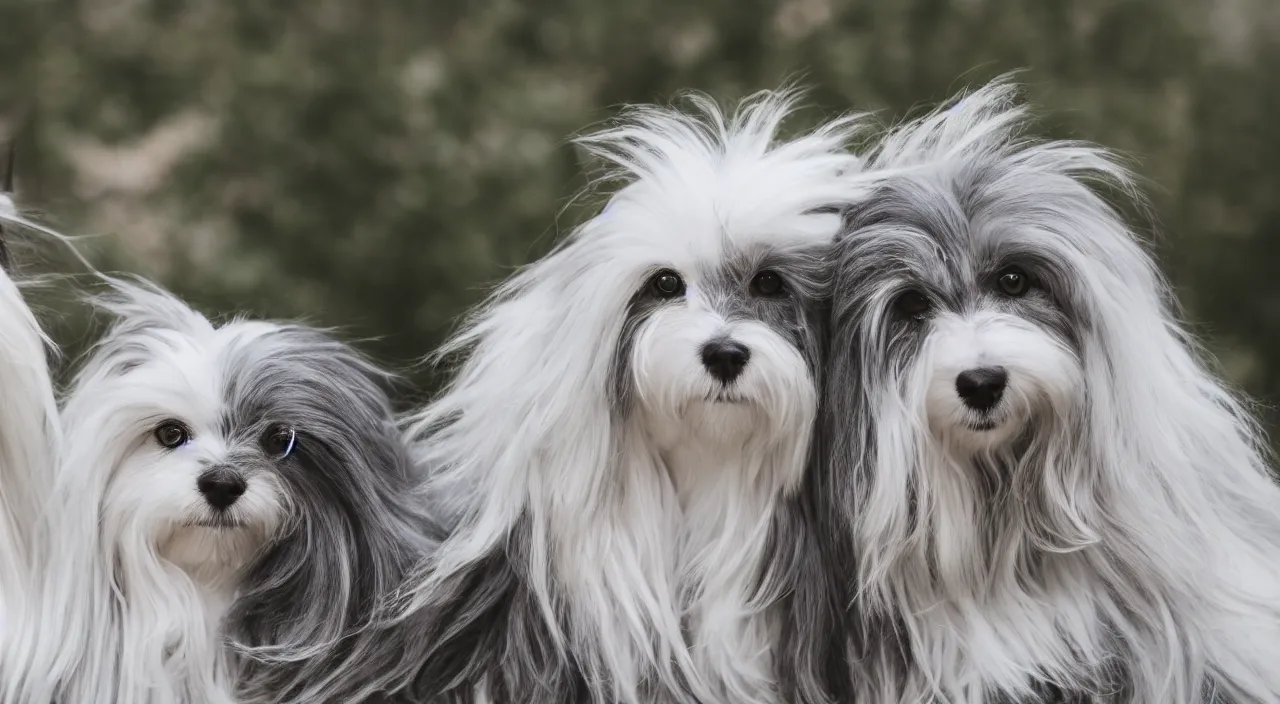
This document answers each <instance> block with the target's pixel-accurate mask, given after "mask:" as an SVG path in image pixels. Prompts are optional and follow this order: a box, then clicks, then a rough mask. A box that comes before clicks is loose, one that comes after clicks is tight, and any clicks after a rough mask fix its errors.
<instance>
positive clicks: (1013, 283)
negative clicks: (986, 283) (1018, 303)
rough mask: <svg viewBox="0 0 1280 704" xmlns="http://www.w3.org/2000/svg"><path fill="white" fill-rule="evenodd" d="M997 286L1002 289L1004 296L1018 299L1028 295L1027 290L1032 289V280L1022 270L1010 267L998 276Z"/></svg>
mask: <svg viewBox="0 0 1280 704" xmlns="http://www.w3.org/2000/svg"><path fill="white" fill-rule="evenodd" d="M996 286H999V287H1000V291H1001V292H1002V293H1004V295H1006V296H1012V297H1014V298H1018V297H1019V296H1023V295H1026V293H1027V289H1029V288H1031V279H1029V278H1028V277H1027V275H1026V274H1025V273H1024V272H1023V271H1022V270H1021V269H1019V268H1017V267H1010V268H1008V269H1005V270H1004V271H1002V272H1000V273H999V274H998V275H996Z"/></svg>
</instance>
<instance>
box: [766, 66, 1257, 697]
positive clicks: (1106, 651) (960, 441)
mask: <svg viewBox="0 0 1280 704" xmlns="http://www.w3.org/2000/svg"><path fill="white" fill-rule="evenodd" d="M1015 98H1016V90H1015V88H1014V86H1013V85H1012V84H1010V83H1009V82H1008V81H1006V80H1000V81H997V82H995V83H993V84H991V85H989V86H987V87H985V88H983V89H981V90H978V91H977V92H974V93H972V94H970V95H967V96H964V97H962V98H959V99H958V100H956V101H954V102H953V103H951V104H949V105H947V106H946V107H944V108H942V109H940V110H938V111H936V112H934V113H933V114H931V115H929V116H927V117H925V118H923V119H921V120H919V121H916V122H911V123H909V124H906V125H904V126H902V127H899V128H897V129H894V130H892V131H890V132H889V133H888V134H887V136H885V137H884V139H883V140H882V141H881V142H880V144H879V146H878V148H877V149H876V151H875V152H874V153H873V154H872V155H871V157H870V159H869V165H868V169H869V170H871V171H874V172H876V173H878V174H881V175H882V176H883V179H884V180H883V181H882V182H881V184H880V186H879V188H877V189H876V190H875V191H874V192H873V194H872V195H871V196H870V197H868V198H867V199H866V200H865V201H864V202H863V203H861V204H859V205H857V206H855V207H854V208H853V209H852V211H851V212H850V214H849V216H848V218H847V226H846V230H845V233H844V235H843V237H842V239H841V241H840V243H839V245H838V254H837V256H836V262H837V271H836V273H835V280H834V283H833V289H832V304H831V310H832V327H831V337H830V340H831V347H830V362H829V366H828V370H827V376H826V386H825V389H824V396H823V409H824V412H823V418H822V419H821V420H820V425H821V430H820V438H821V439H820V441H819V442H820V444H821V445H822V452H821V453H819V454H820V457H821V459H822V460H823V461H822V462H821V463H820V468H819V469H818V470H816V471H814V472H811V473H810V478H811V479H812V481H811V482H810V485H809V486H808V487H806V490H805V492H804V495H805V496H806V497H807V500H808V501H809V502H810V503H811V504H812V505H813V506H814V507H815V509H814V515H815V516H817V517H818V518H817V520H818V521H820V523H821V525H820V527H819V528H818V529H816V530H815V531H814V534H815V535H818V536H824V537H827V536H831V537H832V539H831V540H829V544H828V545H826V546H825V548H824V549H823V550H822V551H821V552H822V554H824V555H826V557H827V559H829V560H831V561H832V562H833V564H832V570H833V573H834V574H835V575H837V576H836V577H835V578H833V579H830V580H826V581H825V582H822V581H820V580H814V581H813V583H811V584H809V585H807V586H806V589H808V593H805V594H802V595H800V596H798V597H797V599H799V600H800V601H802V602H803V603H804V604H806V605H808V607H809V608H807V609H805V610H800V611H797V612H796V613H798V614H799V615H798V616H796V617H795V618H794V619H793V620H794V621H795V622H796V624H795V625H794V626H793V627H794V628H795V629H796V630H798V631H799V632H801V633H805V632H808V631H815V632H816V631H819V629H820V628H821V626H822V623H823V622H824V620H825V621H827V622H831V623H836V624H838V627H840V628H843V629H844V632H843V633H842V634H834V635H832V634H828V635H825V636H821V637H819V638H817V639H815V640H814V642H815V643H817V645H814V646H810V647H808V648H798V649H796V650H795V651H794V655H793V664H794V665H795V667H796V669H797V670H798V671H799V672H801V673H803V674H799V675H797V680H798V682H797V684H795V685H794V686H795V688H796V689H797V690H798V691H805V692H807V693H808V694H806V695H805V698H807V699H810V700H818V699H820V698H823V696H824V694H825V697H827V698H830V699H833V700H835V701H847V700H849V699H850V698H855V699H857V700H858V701H877V702H919V701H935V700H936V701H947V702H953V703H956V704H968V703H973V704H977V703H979V702H988V701H1019V702H1040V701H1044V702H1048V701H1064V700H1066V701H1076V700H1082V701H1083V700H1087V701H1098V702H1116V703H1119V702H1125V703H1126V704H1127V703H1130V702H1132V703H1135V704H1161V703H1167V702H1176V703H1187V704H1191V703H1197V704H1198V703H1200V702H1211V701H1215V702H1216V701H1222V700H1227V701H1234V702H1262V701H1280V668H1277V667H1276V666H1275V663H1277V662H1280V511H1278V510H1277V507H1278V506H1280V491H1277V487H1276V486H1275V484H1274V482H1273V481H1272V479H1271V476H1270V472H1269V467H1268V455H1267V452H1266V450H1265V449H1264V448H1265V442H1264V440H1263V437H1262V434H1261V432H1260V431H1259V429H1258V427H1257V425H1256V424H1255V422H1254V420H1253V419H1252V418H1251V417H1250V415H1249V413H1248V411H1247V409H1246V407H1245V406H1244V404H1243V403H1242V402H1241V401H1239V400H1238V399H1237V398H1236V397H1235V396H1234V395H1233V394H1232V393H1231V392H1230V391H1229V390H1227V389H1226V388H1225V387H1224V385H1223V384H1222V383H1221V382H1220V381H1219V380H1218V379H1217V378H1216V377H1215V376H1214V374H1213V373H1212V371H1211V370H1210V368H1209V366H1208V365H1207V363H1206V362H1205V361H1204V355H1203V354H1202V353H1201V350H1200V349H1199V347H1198V346H1197V345H1196V344H1195V342H1194V340H1192V339H1191V337H1190V336H1189V335H1188V334H1187V333H1186V332H1185V331H1184V329H1183V328H1182V327H1181V325H1180V324H1179V322H1178V320H1177V318H1176V312H1175V311H1176V308H1175V305H1174V303H1173V299H1172V295H1171V292H1170V290H1169V287H1168V286H1167V284H1166V283H1165V281H1164V279H1163V278H1162V277H1161V276H1160V274H1159V272H1158V270H1157V268H1156V266H1155V264H1154V262H1153V260H1152V257H1151V256H1149V255H1148V254H1147V252H1146V251H1144V249H1143V247H1142V246H1141V243H1140V242H1139V241H1138V240H1137V238H1136V237H1135V236H1134V235H1133V234H1132V232H1131V231H1130V230H1129V229H1128V228H1127V227H1126V225H1125V224H1124V222H1123V220H1122V217H1121V216H1120V215H1119V214H1118V213H1117V212H1116V211H1115V210H1113V209H1112V208H1111V207H1110V206H1109V205H1107V203H1106V201H1105V200H1104V199H1103V198H1102V197H1101V196H1100V195H1099V193H1098V192H1096V191H1095V190H1094V189H1092V188H1091V186H1092V185H1094V184H1101V185H1103V187H1104V188H1106V189H1107V190H1108V191H1109V192H1110V193H1112V194H1120V195H1128V196H1133V197H1136V196H1134V193H1133V190H1132V188H1131V187H1130V181H1129V178H1128V176H1127V174H1126V173H1125V171H1124V170H1123V169H1122V168H1121V167H1120V166H1118V165H1117V164H1116V163H1115V161H1114V160H1112V159H1111V158H1110V157H1109V155H1108V154H1106V153H1105V152H1103V151H1102V150H1100V149H1097V148H1095V147H1092V146H1090V145H1087V144H1081V143H1075V142H1063V141H1041V140H1037V139H1033V138H1032V137H1030V136H1028V132H1027V128H1026V123H1027V114H1026V111H1025V109H1024V108H1021V107H1018V106H1016V105H1015ZM823 588H825V589H829V590H834V595H832V594H822V593H820V592H821V589H823ZM844 604H851V607H850V609H849V610H848V611H847V612H846V611H844V610H843V608H842V607H839V608H838V612H837V613H834V614H832V613H831V611H830V609H832V608H833V606H832V605H844ZM791 638H793V639H794V638H795V637H794V636H792V637H791ZM840 642H846V643H847V645H848V648H847V650H845V652H846V653H847V655H848V656H847V658H845V659H844V662H843V663H835V664H834V665H833V664H832V663H831V662H830V661H824V660H822V659H821V657H820V651H821V650H822V649H823V648H824V647H825V646H828V645H829V644H831V643H840ZM823 680H825V681H826V682H827V684H828V687H827V688H826V691H825V692H823V691H822V689H823V688H822V687H821V686H820V685H819V684H818V683H819V682H821V681H823ZM815 692H816V694H814V693H815ZM799 698H801V697H797V699H799Z"/></svg>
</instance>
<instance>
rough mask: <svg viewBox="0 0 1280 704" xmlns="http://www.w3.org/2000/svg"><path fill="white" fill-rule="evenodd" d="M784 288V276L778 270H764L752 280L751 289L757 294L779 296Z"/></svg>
mask: <svg viewBox="0 0 1280 704" xmlns="http://www.w3.org/2000/svg"><path fill="white" fill-rule="evenodd" d="M783 288H784V285H783V282H782V277H781V276H779V275H778V272H776V271H762V272H760V273H759V274H756V277H755V278H754V279H752V280H751V290H752V291H754V292H755V293H756V295H757V296H777V295H779V294H781V293H782V291H783Z"/></svg>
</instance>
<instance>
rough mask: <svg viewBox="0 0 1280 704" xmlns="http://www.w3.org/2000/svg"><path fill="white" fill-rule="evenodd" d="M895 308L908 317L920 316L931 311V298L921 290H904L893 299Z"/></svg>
mask: <svg viewBox="0 0 1280 704" xmlns="http://www.w3.org/2000/svg"><path fill="white" fill-rule="evenodd" d="M893 308H894V310H896V311H898V313H899V314H901V315H903V316H905V317H908V318H920V317H922V316H924V314H925V313H928V312H929V308H930V304H929V298H928V297H927V296H925V295H924V294H923V293H920V292H919V291H904V292H902V293H901V294H899V295H898V297H897V298H896V299H894V301H893Z"/></svg>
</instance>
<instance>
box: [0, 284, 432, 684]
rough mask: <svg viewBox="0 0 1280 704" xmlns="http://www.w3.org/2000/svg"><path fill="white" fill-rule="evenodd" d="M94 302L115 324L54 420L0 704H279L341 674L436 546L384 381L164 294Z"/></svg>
mask: <svg viewBox="0 0 1280 704" xmlns="http://www.w3.org/2000/svg"><path fill="white" fill-rule="evenodd" d="M97 303H98V305H100V306H101V307H103V308H104V309H105V310H106V311H108V312H109V313H110V314H111V315H112V316H113V317H114V325H113V326H112V327H111V329H110V331H109V332H108V333H107V334H106V335H105V336H104V338H103V339H102V340H101V341H100V342H99V343H98V345H97V346H96V347H95V348H94V349H93V351H92V352H91V353H90V354H89V356H88V358H87V360H86V362H85V363H84V365H83V368H82V369H81V371H80V372H79V374H78V376H77V378H76V381H75V384H74V386H73V388H72V390H71V393H70V395H69V396H68V398H67V399H66V401H65V403H64V406H63V409H62V421H63V428H64V429H65V430H66V441H65V445H64V447H63V453H62V458H61V464H60V471H59V473H58V477H57V481H56V483H55V485H54V491H53V496H52V501H51V504H52V507H51V511H50V513H49V528H48V534H49V537H48V540H49V546H48V549H49V552H50V554H51V564H50V565H49V568H48V570H47V571H46V574H45V575H44V576H45V586H44V593H43V604H42V608H41V610H40V612H39V618H40V621H39V623H38V624H37V631H38V633H37V634H36V636H37V637H36V639H35V644H34V645H33V646H32V647H31V648H30V652H29V653H28V655H27V657H26V665H25V667H24V668H23V673H24V674H23V677H22V678H21V679H22V682H21V685H22V687H21V694H20V696H15V697H12V698H11V699H9V700H6V701H15V702H27V703H29V704H37V703H39V704H48V702H50V701H55V700H56V701H61V702H129V703H130V704H177V703H179V702H181V703H184V704H189V703H194V702H201V703H202V704H208V703H213V702H231V701H233V700H234V701H240V700H242V698H248V699H251V700H254V701H278V700H279V698H280V697H282V696H284V695H285V694H287V693H289V692H292V691H295V690H297V689H300V688H302V689H305V687H306V684H299V682H309V681H313V680H317V679H319V678H321V677H323V676H328V675H330V674H332V673H333V672H334V671H335V670H337V669H338V665H337V663H340V662H341V660H342V659H344V658H345V657H346V656H347V655H348V654H349V648H351V647H354V645H353V644H350V643H348V642H347V640H346V639H347V638H348V636H351V635H353V634H355V633H358V632H359V630H360V629H361V628H362V627H363V626H364V625H366V624H367V622H368V620H369V618H370V616H371V613H372V610H373V608H374V606H375V605H376V602H377V600H378V598H379V597H380V596H381V595H385V594H386V593H387V592H389V591H390V590H392V589H394V588H395V587H396V585H397V584H399V582H400V580H401V579H402V578H403V576H404V573H405V571H406V569H407V567H408V566H409V565H411V564H415V563H416V562H418V561H419V560H421V559H422V558H423V555H424V552H423V551H424V550H425V549H427V547H429V545H430V541H428V540H427V537H426V536H427V534H428V527H427V526H425V524H422V523H419V522H418V521H417V516H418V513H417V512H416V510H415V509H412V508H411V506H412V505H413V504H412V502H409V501H405V498H407V497H408V496H409V495H410V493H411V489H412V486H413V484H412V480H413V479H414V477H413V476H412V472H411V468H412V463H411V459H410V455H409V452H408V447H407V446H406V445H405V444H404V443H403V441H402V438H401V436H400V432H399V429H398V427H397V426H396V423H395V418H394V415H393V414H392V411H391V408H390V403H389V401H388V399H387V396H386V393H385V390H384V389H383V388H382V386H381V382H385V381H386V378H385V375H383V373H382V372H380V371H379V370H377V369H376V368H375V367H373V366H372V365H371V364H370V363H369V362H367V361H366V360H365V359H364V358H363V357H362V356H360V355H359V354H358V353H356V352H355V351H354V350H352V349H351V348H350V347H348V346H346V345H344V344H342V343H340V342H338V341H337V340H334V339H333V338H331V337H329V336H328V335H326V334H324V333H322V332H320V331H317V330H313V329H310V328H306V327H302V326H297V325H288V324H279V323H270V322H259V321H245V320H234V321H232V322H229V323H227V324H225V325H221V326H217V325H214V324H212V323H211V322H210V321H209V320H207V319H206V318H205V317H204V316H202V315H200V314H199V313H196V312H195V311H193V310H192V309H190V308H189V307H187V306H186V305H185V304H183V303H182V302H181V301H179V300H178V299H176V298H174V297H173V296H171V295H169V294H168V293H166V292H164V291H162V290H160V289H158V288H155V287H154V286H150V285H145V284H133V283H125V282H121V281H113V282H111V293H110V294H109V295H107V296H104V297H101V298H100V299H98V301H97ZM401 497H405V498H401ZM398 502H403V503H404V504H405V505H406V506H409V507H410V508H406V509H405V510H403V511H400V510H397V509H396V508H395V506H396V505H397V504H398ZM228 636H229V637H232V638H234V639H235V640H236V641H237V643H238V645H239V646H240V648H239V654H240V655H243V656H244V657H243V658H241V657H238V656H237V651H236V650H234V649H233V648H231V647H228V646H227V645H226V643H225V637H228ZM237 687H241V688H244V689H245V691H244V692H243V693H241V692H236V689H237Z"/></svg>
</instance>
